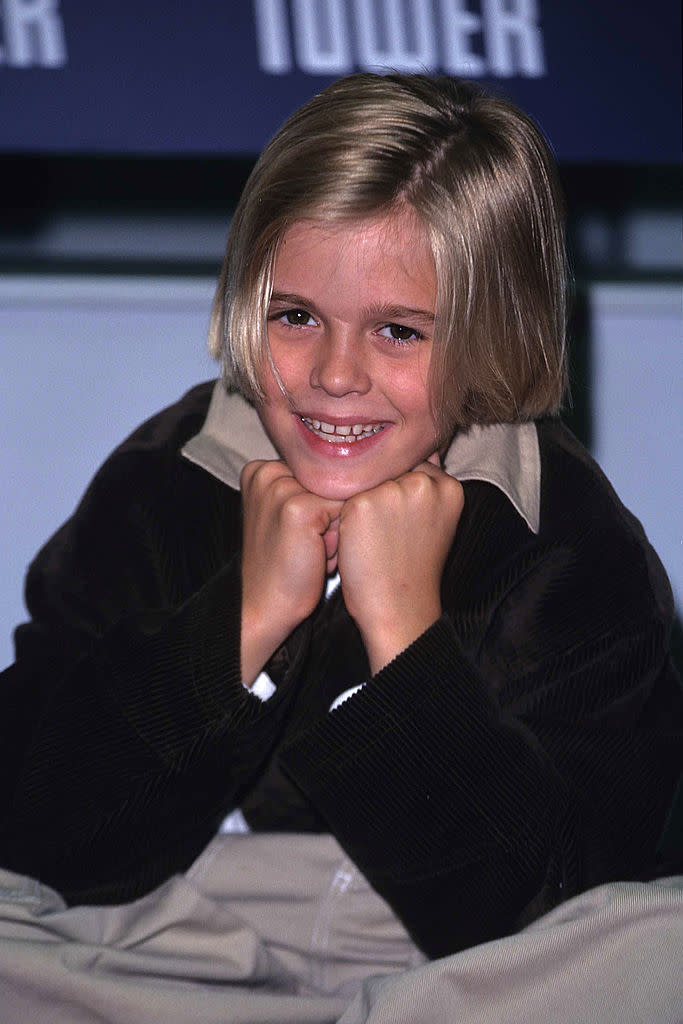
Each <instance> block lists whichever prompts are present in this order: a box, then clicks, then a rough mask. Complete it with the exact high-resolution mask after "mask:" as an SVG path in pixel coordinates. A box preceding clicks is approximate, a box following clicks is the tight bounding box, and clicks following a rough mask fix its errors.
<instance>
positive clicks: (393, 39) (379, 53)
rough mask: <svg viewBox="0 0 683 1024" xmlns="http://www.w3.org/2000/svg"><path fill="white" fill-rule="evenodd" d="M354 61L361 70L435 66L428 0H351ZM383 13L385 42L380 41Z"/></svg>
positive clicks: (431, 21) (432, 27)
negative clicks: (355, 53)
mask: <svg viewBox="0 0 683 1024" xmlns="http://www.w3.org/2000/svg"><path fill="white" fill-rule="evenodd" d="M354 7H355V11H356V23H357V40H358V63H359V65H360V67H361V68H362V69H363V70H364V71H373V70H374V71H376V70H377V69H378V68H387V67H389V68H400V69H401V70H402V71H434V70H435V69H436V68H437V67H438V62H437V57H436V45H435V41H434V18H433V11H432V5H431V3H430V0H376V2H373V0H355V3H354ZM380 14H381V15H383V20H384V25H383V27H384V29H385V33H386V42H385V43H384V44H383V43H382V41H381V27H380V17H379V15H380ZM409 19H410V21H409Z"/></svg>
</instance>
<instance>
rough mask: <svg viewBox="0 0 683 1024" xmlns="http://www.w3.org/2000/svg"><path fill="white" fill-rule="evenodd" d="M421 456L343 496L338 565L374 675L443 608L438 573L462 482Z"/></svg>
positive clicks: (456, 513)
mask: <svg viewBox="0 0 683 1024" xmlns="http://www.w3.org/2000/svg"><path fill="white" fill-rule="evenodd" d="M437 463H438V459H437V457H436V456H432V457H431V458H430V460H429V461H427V462H422V463H420V465H419V466H417V467H416V468H415V469H414V470H412V471H411V472H409V473H404V475H403V476H401V477H399V478H398V479H397V480H387V481H386V482H385V483H383V484H380V485H379V486H378V487H374V488H373V489H372V490H369V491H363V492H362V493H360V494H357V495H355V496H354V497H352V498H349V499H347V501H346V502H345V503H344V505H343V507H342V510H341V516H340V521H339V550H338V564H339V573H340V576H341V585H342V590H343V594H344V601H345V603H346V607H347V609H348V611H349V614H350V615H351V616H352V617H353V619H354V620H355V622H356V625H357V626H358V628H359V630H360V632H361V635H362V637H363V642H364V644H365V649H366V651H367V654H368V658H369V661H370V667H371V669H372V672H373V674H375V673H377V672H378V671H379V670H380V669H381V668H383V667H384V665H386V664H387V663H388V662H389V661H391V660H392V659H393V658H394V657H396V655H397V654H399V653H400V652H401V651H402V650H404V649H405V648H406V647H407V646H408V645H409V644H411V643H412V642H413V640H416V639H417V637H418V636H420V634H421V633H423V632H424V631H425V629H427V628H428V627H429V626H431V625H432V624H433V623H434V622H436V620H437V619H438V618H439V617H440V615H441V597H440V591H441V576H442V573H443V568H444V563H445V560H446V556H447V554H448V551H449V549H450V546H451V543H452V541H453V536H454V534H455V529H456V527H457V525H458V520H459V518H460V514H461V512H462V508H463V504H464V494H463V489H462V486H461V484H460V483H459V482H458V481H457V480H455V479H454V478H453V477H451V476H448V474H447V473H444V472H443V471H442V470H441V469H440V468H439V466H438V464H437Z"/></svg>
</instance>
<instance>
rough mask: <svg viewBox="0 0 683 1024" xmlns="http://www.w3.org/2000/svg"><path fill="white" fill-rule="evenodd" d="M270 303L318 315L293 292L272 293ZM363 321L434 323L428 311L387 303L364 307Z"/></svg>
mask: <svg viewBox="0 0 683 1024" xmlns="http://www.w3.org/2000/svg"><path fill="white" fill-rule="evenodd" d="M270 301H271V303H278V304H280V303H282V304H283V305H286V306H296V307H300V308H301V309H307V310H310V311H311V312H312V313H315V314H316V315H318V310H317V309H316V305H315V303H314V302H311V300H310V299H307V298H306V297H305V296H304V295H297V294H295V293H294V292H273V294H272V295H271V297H270ZM360 313H361V318H362V319H364V320H386V321H387V322H394V321H402V320H411V321H413V322H415V321H417V322H420V323H422V324H425V325H427V326H431V325H432V324H433V323H434V313H432V312H431V311H430V310H428V309H416V308H414V307H413V306H400V305H394V304H389V303H376V304H373V305H370V306H365V307H363V309H361V311H360Z"/></svg>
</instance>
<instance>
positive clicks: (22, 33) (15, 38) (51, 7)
mask: <svg viewBox="0 0 683 1024" xmlns="http://www.w3.org/2000/svg"><path fill="white" fill-rule="evenodd" d="M58 6H59V0H3V20H4V23H5V44H6V51H7V53H6V56H5V55H4V54H0V61H2V60H3V59H6V61H7V63H8V64H10V65H12V66H13V67H18V68H27V67H31V66H34V65H37V66H39V67H45V68H58V67H62V65H64V64H66V42H65V39H64V25H63V23H62V16H61V14H60V12H59V10H58Z"/></svg>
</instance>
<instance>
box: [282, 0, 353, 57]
mask: <svg viewBox="0 0 683 1024" xmlns="http://www.w3.org/2000/svg"><path fill="white" fill-rule="evenodd" d="M344 6H345V5H344V0H294V2H293V5H292V9H293V14H294V33H295V36H294V38H295V41H296V55H297V60H298V63H299V67H300V68H301V70H302V71H307V72H308V73H309V74H310V75H341V74H344V73H346V72H348V71H351V70H352V69H353V62H352V59H351V47H350V44H349V33H348V29H347V25H346V12H345V10H344Z"/></svg>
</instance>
